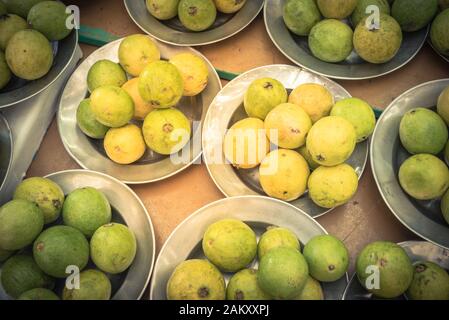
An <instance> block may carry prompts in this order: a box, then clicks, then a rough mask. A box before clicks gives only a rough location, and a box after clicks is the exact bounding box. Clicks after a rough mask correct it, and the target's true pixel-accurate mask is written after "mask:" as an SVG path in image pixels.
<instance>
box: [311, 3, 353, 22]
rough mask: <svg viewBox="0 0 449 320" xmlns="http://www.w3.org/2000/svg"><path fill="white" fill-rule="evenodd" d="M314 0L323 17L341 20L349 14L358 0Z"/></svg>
mask: <svg viewBox="0 0 449 320" xmlns="http://www.w3.org/2000/svg"><path fill="white" fill-rule="evenodd" d="M316 2H317V5H318V8H319V9H320V11H321V13H322V14H323V16H324V17H326V18H333V19H339V20H341V19H344V18H346V17H349V16H350V15H351V13H352V12H353V11H354V9H355V7H356V6H357V2H358V0H317V1H316Z"/></svg>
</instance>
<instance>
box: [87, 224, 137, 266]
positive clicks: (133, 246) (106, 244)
mask: <svg viewBox="0 0 449 320" xmlns="http://www.w3.org/2000/svg"><path fill="white" fill-rule="evenodd" d="M136 250H137V243H136V237H135V236H134V233H133V232H132V231H131V230H130V229H129V228H128V227H127V226H125V225H123V224H119V223H109V224H106V225H104V226H101V227H100V228H98V229H97V231H95V233H94V235H93V236H92V239H91V240H90V251H91V258H92V261H93V262H94V263H95V265H96V266H97V267H98V268H99V269H100V270H102V271H104V272H107V273H112V274H117V273H121V272H123V271H125V270H126V269H128V267H129V266H130V265H131V264H132V263H133V261H134V258H135V256H136Z"/></svg>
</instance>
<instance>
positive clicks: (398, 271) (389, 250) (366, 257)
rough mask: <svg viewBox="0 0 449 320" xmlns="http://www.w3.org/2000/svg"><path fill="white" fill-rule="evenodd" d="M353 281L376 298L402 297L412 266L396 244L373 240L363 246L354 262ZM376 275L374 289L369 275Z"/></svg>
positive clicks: (407, 285)
mask: <svg viewBox="0 0 449 320" xmlns="http://www.w3.org/2000/svg"><path fill="white" fill-rule="evenodd" d="M356 272H357V278H358V280H359V282H360V284H361V285H362V286H363V287H364V288H366V289H367V290H368V291H369V292H371V293H373V294H374V295H375V296H377V297H380V298H395V297H398V296H400V295H402V294H403V293H404V292H405V291H406V290H407V288H408V287H409V286H410V284H411V282H412V279H413V266H412V263H411V261H410V258H409V257H408V255H407V253H406V252H405V250H404V249H403V248H402V247H400V246H399V245H397V244H395V243H392V242H387V241H376V242H373V243H370V244H368V245H367V246H365V247H364V248H363V249H362V251H361V252H360V253H359V255H358V256H357V260H356ZM374 272H376V274H377V272H378V275H379V276H378V277H377V278H378V281H379V283H378V287H377V286H375V285H373V284H375V283H373V282H374V281H373V273H374Z"/></svg>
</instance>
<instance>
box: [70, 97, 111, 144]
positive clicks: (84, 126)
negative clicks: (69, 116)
mask: <svg viewBox="0 0 449 320" xmlns="http://www.w3.org/2000/svg"><path fill="white" fill-rule="evenodd" d="M90 101H91V100H90V99H84V100H83V101H81V102H80V104H79V106H78V109H77V110H76V123H77V124H78V127H79V128H80V130H81V131H82V132H83V133H84V134H85V135H87V136H89V137H91V138H93V139H103V138H104V136H105V135H106V132H108V130H109V127H107V126H105V125H104V124H101V123H100V122H98V121H97V118H96V117H95V114H94V112H93V111H92V106H91V104H90Z"/></svg>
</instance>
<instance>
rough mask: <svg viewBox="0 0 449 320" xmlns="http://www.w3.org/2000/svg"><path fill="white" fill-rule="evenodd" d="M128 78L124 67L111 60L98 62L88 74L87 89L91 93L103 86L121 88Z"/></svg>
mask: <svg viewBox="0 0 449 320" xmlns="http://www.w3.org/2000/svg"><path fill="white" fill-rule="evenodd" d="M126 81H128V78H127V77H126V73H125V71H124V70H123V69H122V67H121V66H120V65H119V64H118V63H115V62H112V61H110V60H106V59H104V60H98V61H97V62H95V63H94V64H93V65H92V67H90V69H89V72H88V73H87V87H88V88H89V91H90V92H93V91H94V90H95V89H97V88H99V87H102V86H116V87H121V86H122V85H123V84H124V83H125V82H126Z"/></svg>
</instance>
